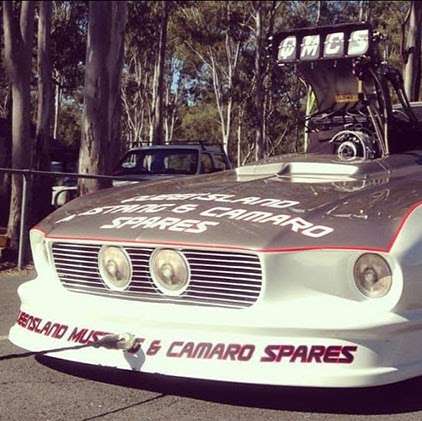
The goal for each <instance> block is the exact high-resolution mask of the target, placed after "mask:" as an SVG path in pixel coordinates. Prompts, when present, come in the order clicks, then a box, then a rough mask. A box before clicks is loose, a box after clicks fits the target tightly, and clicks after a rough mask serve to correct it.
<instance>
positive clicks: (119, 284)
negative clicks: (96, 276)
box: [98, 246, 132, 291]
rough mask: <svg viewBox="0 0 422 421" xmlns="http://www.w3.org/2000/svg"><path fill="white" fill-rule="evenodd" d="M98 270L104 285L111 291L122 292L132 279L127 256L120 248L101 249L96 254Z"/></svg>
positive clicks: (108, 247) (104, 247)
mask: <svg viewBox="0 0 422 421" xmlns="http://www.w3.org/2000/svg"><path fill="white" fill-rule="evenodd" d="M98 268H99V270H100V274H101V277H102V278H103V280H104V282H105V283H106V285H107V286H108V287H110V289H113V290H117V291H123V290H124V289H126V288H127V286H128V285H129V283H130V280H131V279H132V265H131V262H130V259H129V256H128V255H127V253H126V251H125V250H123V249H122V248H120V247H114V246H103V247H101V249H100V252H99V254H98Z"/></svg>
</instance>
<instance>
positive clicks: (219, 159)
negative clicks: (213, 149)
mask: <svg viewBox="0 0 422 421" xmlns="http://www.w3.org/2000/svg"><path fill="white" fill-rule="evenodd" d="M214 165H215V168H216V171H222V170H227V169H228V168H229V167H228V165H227V162H226V160H225V158H224V155H214Z"/></svg>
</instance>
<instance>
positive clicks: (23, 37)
mask: <svg viewBox="0 0 422 421" xmlns="http://www.w3.org/2000/svg"><path fill="white" fill-rule="evenodd" d="M19 6H20V12H19V16H18V13H16V12H15V11H14V5H13V3H12V2H11V1H3V30H4V47H5V66H6V71H7V74H8V77H9V80H10V84H11V86H12V101H13V105H12V139H13V140H12V167H13V168H16V169H17V168H29V167H31V154H30V153H29V151H32V141H31V138H30V124H31V93H30V80H31V53H32V40H33V34H34V2H33V1H22V2H21V3H20V5H19ZM21 196H22V179H21V177H20V176H13V177H12V189H11V199H10V212H9V221H8V227H7V235H8V237H9V239H10V248H11V249H13V250H16V249H17V246H18V237H19V223H20V209H21Z"/></svg>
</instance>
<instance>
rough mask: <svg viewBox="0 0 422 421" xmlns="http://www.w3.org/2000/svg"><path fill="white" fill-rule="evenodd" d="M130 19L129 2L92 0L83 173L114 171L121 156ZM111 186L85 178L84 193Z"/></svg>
mask: <svg viewBox="0 0 422 421" xmlns="http://www.w3.org/2000/svg"><path fill="white" fill-rule="evenodd" d="M126 20H127V2H125V1H110V2H109V1H93V2H90V3H89V24H88V43H87V55H86V70H85V104H84V105H85V106H84V112H83V118H82V141H81V148H80V155H79V172H81V173H87V174H88V173H89V174H110V173H111V171H112V169H113V166H114V165H115V163H116V160H117V159H118V157H119V152H117V151H120V142H121V140H120V114H121V98H120V76H121V70H122V63H123V50H124V47H123V46H124V42H123V41H124V31H125V26H126ZM106 29H107V30H106ZM110 185H111V183H110V182H109V181H99V180H83V179H81V180H80V181H79V188H80V194H81V195H83V194H86V193H89V192H92V191H95V190H97V189H99V188H102V187H108V186H110Z"/></svg>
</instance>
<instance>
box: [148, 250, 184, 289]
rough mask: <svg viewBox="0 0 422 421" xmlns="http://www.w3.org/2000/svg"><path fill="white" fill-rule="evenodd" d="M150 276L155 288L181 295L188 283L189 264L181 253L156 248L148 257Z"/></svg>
mask: <svg viewBox="0 0 422 421" xmlns="http://www.w3.org/2000/svg"><path fill="white" fill-rule="evenodd" d="M150 270H151V277H152V280H153V281H154V283H155V285H156V286H157V288H158V289H159V290H160V291H161V292H162V293H164V294H166V295H173V296H176V295H181V294H182V293H183V292H184V291H185V290H186V288H187V287H188V283H189V276H190V274H189V265H188V262H187V261H186V259H185V257H184V256H183V254H182V253H179V252H178V251H176V250H170V249H157V250H155V251H154V253H152V255H151V259H150Z"/></svg>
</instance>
